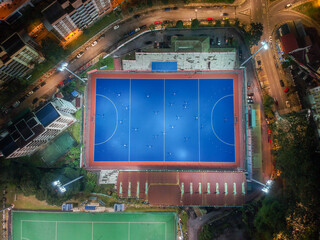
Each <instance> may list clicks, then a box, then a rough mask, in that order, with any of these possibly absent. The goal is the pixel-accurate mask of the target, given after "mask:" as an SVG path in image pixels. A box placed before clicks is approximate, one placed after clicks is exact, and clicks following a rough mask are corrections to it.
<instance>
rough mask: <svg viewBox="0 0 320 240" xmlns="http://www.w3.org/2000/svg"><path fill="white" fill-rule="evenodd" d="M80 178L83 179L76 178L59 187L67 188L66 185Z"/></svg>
mask: <svg viewBox="0 0 320 240" xmlns="http://www.w3.org/2000/svg"><path fill="white" fill-rule="evenodd" d="M81 178H83V176H80V177H77V178H75V179H73V180H71V181H70V182H67V183H66V184H63V185H62V186H61V187H65V186H67V185H69V184H71V183H73V182H75V181H78V180H79V179H81Z"/></svg>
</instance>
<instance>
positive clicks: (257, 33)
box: [249, 23, 263, 46]
mask: <svg viewBox="0 0 320 240" xmlns="http://www.w3.org/2000/svg"><path fill="white" fill-rule="evenodd" d="M262 33H263V25H262V23H251V24H250V31H249V35H250V39H249V46H252V45H258V43H259V41H260V39H261V36H262Z"/></svg>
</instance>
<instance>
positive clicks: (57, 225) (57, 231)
mask: <svg viewBox="0 0 320 240" xmlns="http://www.w3.org/2000/svg"><path fill="white" fill-rule="evenodd" d="M55 238H56V240H57V239H58V222H56V237H55Z"/></svg>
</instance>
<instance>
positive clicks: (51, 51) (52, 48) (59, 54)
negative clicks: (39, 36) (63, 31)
mask: <svg viewBox="0 0 320 240" xmlns="http://www.w3.org/2000/svg"><path fill="white" fill-rule="evenodd" d="M41 46H42V52H43V53H44V55H45V57H46V59H47V60H49V61H51V62H53V63H56V62H58V61H60V60H61V59H63V58H64V57H65V56H66V53H65V51H64V50H63V48H62V47H60V46H59V45H58V44H56V43H55V42H54V41H53V40H52V39H50V38H46V39H44V40H42V42H41Z"/></svg>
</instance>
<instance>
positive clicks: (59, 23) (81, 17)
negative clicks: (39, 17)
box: [42, 0, 112, 40]
mask: <svg viewBox="0 0 320 240" xmlns="http://www.w3.org/2000/svg"><path fill="white" fill-rule="evenodd" d="M111 9H112V7H111V3H110V0H58V1H55V2H53V3H52V4H51V5H49V6H48V7H47V8H46V9H44V10H43V11H42V14H43V16H44V20H45V21H44V25H45V27H46V28H47V29H48V30H49V31H52V32H53V33H54V34H55V35H56V36H57V37H58V38H59V39H61V40H64V39H65V38H66V37H67V36H68V35H69V34H72V33H73V32H74V31H75V30H77V29H80V30H82V29H84V28H86V27H88V26H90V25H91V24H92V23H94V22H95V21H96V20H97V19H98V18H99V17H100V16H101V15H103V14H105V13H107V12H109V11H111Z"/></svg>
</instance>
